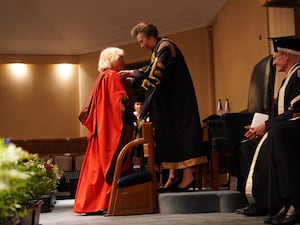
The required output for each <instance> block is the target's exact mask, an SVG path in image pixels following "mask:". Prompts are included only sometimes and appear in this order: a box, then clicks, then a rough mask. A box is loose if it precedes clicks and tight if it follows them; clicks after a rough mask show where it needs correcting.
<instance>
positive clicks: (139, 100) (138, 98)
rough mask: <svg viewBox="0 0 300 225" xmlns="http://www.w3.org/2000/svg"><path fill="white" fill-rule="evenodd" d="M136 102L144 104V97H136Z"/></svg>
mask: <svg viewBox="0 0 300 225" xmlns="http://www.w3.org/2000/svg"><path fill="white" fill-rule="evenodd" d="M134 101H135V102H144V97H143V96H139V95H138V96H135V97H134Z"/></svg>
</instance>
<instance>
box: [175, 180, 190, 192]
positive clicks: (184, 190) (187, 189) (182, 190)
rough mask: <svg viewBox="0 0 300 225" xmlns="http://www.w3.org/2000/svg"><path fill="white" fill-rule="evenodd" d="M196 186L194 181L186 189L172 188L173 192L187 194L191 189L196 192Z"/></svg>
mask: <svg viewBox="0 0 300 225" xmlns="http://www.w3.org/2000/svg"><path fill="white" fill-rule="evenodd" d="M195 186H196V181H195V180H193V181H192V182H191V183H189V184H188V185H187V186H186V187H183V188H180V187H175V188H171V192H186V191H189V189H190V188H192V189H193V191H195Z"/></svg>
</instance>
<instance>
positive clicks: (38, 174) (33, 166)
mask: <svg viewBox="0 0 300 225" xmlns="http://www.w3.org/2000/svg"><path fill="white" fill-rule="evenodd" d="M58 183H59V170H58V168H57V166H56V165H53V164H52V163H51V161H50V160H46V161H45V160H42V159H40V158H39V157H38V155H37V154H31V153H28V152H26V151H24V150H23V149H22V148H20V147H16V146H15V145H14V144H12V143H5V141H4V140H3V139H1V138H0V224H2V223H4V222H5V221H8V220H9V219H11V218H13V217H16V216H18V217H21V218H22V217H24V216H25V215H26V214H27V213H28V209H30V207H31V206H32V204H33V203H34V201H35V200H36V199H39V198H40V196H41V195H45V194H50V193H51V192H53V191H54V190H55V189H56V188H57V185H58Z"/></svg>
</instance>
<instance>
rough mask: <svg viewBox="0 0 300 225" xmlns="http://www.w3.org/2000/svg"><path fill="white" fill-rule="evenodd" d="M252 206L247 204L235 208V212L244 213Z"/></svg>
mask: <svg viewBox="0 0 300 225" xmlns="http://www.w3.org/2000/svg"><path fill="white" fill-rule="evenodd" d="M250 207H251V205H246V206H245V207H243V208H239V209H237V210H235V213H237V214H244V213H245V212H246V211H247V210H249V208H250Z"/></svg>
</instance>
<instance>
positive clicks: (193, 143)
mask: <svg viewBox="0 0 300 225" xmlns="http://www.w3.org/2000/svg"><path fill="white" fill-rule="evenodd" d="M135 78H136V80H137V81H138V82H139V83H140V84H141V86H142V87H143V88H145V89H146V90H147V94H146V95H147V97H146V99H145V103H144V110H145V111H147V112H149V117H150V121H152V122H153V125H154V127H155V143H156V151H155V156H156V162H157V163H159V164H160V165H161V166H162V168H175V169H180V168H186V167H188V166H194V165H198V164H201V163H205V162H206V161H207V159H206V156H205V151H204V148H203V143H202V130H201V123H200V117H199V112H198V105H197V100H196V96H195V92H194V86H193V82H192V79H191V76H190V73H189V70H188V67H187V65H186V62H185V60H184V57H183V55H182V53H181V51H180V50H179V49H178V48H177V46H176V45H175V44H174V43H173V42H172V41H170V40H169V39H165V38H163V39H158V42H157V44H156V46H155V48H154V50H153V52H152V56H151V63H150V65H149V66H146V67H144V68H141V69H138V70H136V71H135Z"/></svg>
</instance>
